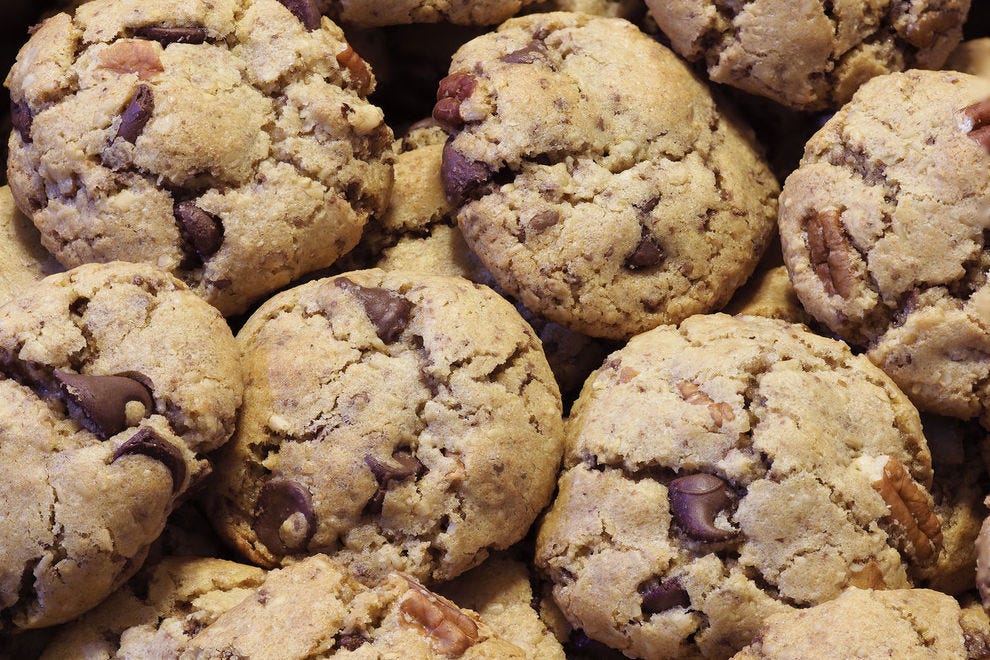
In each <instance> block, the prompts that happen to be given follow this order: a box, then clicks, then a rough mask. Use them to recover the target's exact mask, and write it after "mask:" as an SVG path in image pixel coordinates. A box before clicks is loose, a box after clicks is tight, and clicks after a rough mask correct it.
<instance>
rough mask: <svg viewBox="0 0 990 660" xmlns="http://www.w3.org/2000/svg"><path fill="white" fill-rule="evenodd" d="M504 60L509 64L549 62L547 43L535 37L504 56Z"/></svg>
mask: <svg viewBox="0 0 990 660" xmlns="http://www.w3.org/2000/svg"><path fill="white" fill-rule="evenodd" d="M502 61H503V62H506V63H508V64H533V63H534V62H547V61H548V60H547V45H546V44H545V43H543V42H542V41H540V40H538V39H533V40H532V41H530V42H529V43H528V44H526V45H525V46H523V47H522V48H520V49H519V50H514V51H512V52H511V53H509V54H508V55H505V56H503V57H502Z"/></svg>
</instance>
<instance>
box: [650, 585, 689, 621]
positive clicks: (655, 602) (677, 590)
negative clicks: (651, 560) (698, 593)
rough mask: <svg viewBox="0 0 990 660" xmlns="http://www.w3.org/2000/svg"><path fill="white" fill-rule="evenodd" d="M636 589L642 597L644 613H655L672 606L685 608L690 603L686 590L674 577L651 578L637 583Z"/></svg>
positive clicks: (664, 610)
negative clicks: (667, 578)
mask: <svg viewBox="0 0 990 660" xmlns="http://www.w3.org/2000/svg"><path fill="white" fill-rule="evenodd" d="M637 591H638V592H639V595H640V596H642V597H643V606H642V607H643V612H644V613H646V614H656V613H658V612H666V611H667V610H669V609H672V608H674V607H685V608H686V607H688V606H690V605H691V598H690V596H688V592H687V591H685V590H684V589H683V587H681V583H680V582H678V580H677V579H676V578H674V579H672V580H661V579H660V578H652V579H649V580H647V581H646V582H643V583H642V584H641V585H639V588H638V589H637Z"/></svg>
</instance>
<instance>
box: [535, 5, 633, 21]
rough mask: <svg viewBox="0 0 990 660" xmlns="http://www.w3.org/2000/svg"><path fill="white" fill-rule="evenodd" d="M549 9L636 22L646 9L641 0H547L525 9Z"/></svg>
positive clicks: (545, 10) (540, 10)
mask: <svg viewBox="0 0 990 660" xmlns="http://www.w3.org/2000/svg"><path fill="white" fill-rule="evenodd" d="M547 11H579V12H582V13H585V14H593V15H595V16H609V17H611V18H624V19H626V20H628V21H633V22H635V21H637V20H639V19H640V18H641V17H642V16H643V13H644V12H645V9H644V7H643V3H642V2H641V0H545V1H543V2H537V3H536V4H535V5H529V6H528V7H526V8H525V9H524V10H523V12H524V13H527V14H528V13H534V12H547Z"/></svg>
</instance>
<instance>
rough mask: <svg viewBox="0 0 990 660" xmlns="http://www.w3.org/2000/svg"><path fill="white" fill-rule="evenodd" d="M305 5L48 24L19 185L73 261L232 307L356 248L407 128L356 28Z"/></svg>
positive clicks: (157, 12) (13, 166) (23, 132)
mask: <svg viewBox="0 0 990 660" xmlns="http://www.w3.org/2000/svg"><path fill="white" fill-rule="evenodd" d="M288 6H291V7H292V8H293V9H294V10H295V11H296V14H294V13H293V12H292V11H290V9H289V8H288ZM288 6H287V5H284V4H282V3H281V2H278V1H277V0H210V1H207V0H195V1H193V2H184V1H182V0H164V1H162V2H154V3H148V2H141V1H139V0H93V1H92V2H87V3H85V4H83V5H81V6H80V7H78V9H77V10H76V12H75V14H74V15H73V16H70V15H69V14H57V15H56V16H54V17H52V18H50V19H48V20H46V21H45V22H43V23H42V24H41V25H40V26H39V27H38V28H37V30H36V31H35V32H34V34H33V36H32V37H31V39H30V40H29V41H28V42H27V44H26V45H25V46H24V47H23V48H22V49H21V51H20V53H19V57H18V60H17V63H16V64H15V65H14V66H13V68H12V69H11V71H10V74H9V76H8V77H7V80H6V84H7V86H8V87H9V88H10V93H11V99H12V108H13V109H14V113H13V114H14V116H15V119H16V121H15V122H14V125H15V130H13V131H11V135H10V141H9V143H10V160H9V163H8V177H9V181H10V187H11V189H12V191H13V193H14V197H15V199H16V200H17V204H18V206H19V207H20V208H21V210H22V211H23V212H24V213H25V214H27V215H29V216H30V217H31V218H32V220H33V222H34V223H35V225H37V227H38V228H39V230H40V231H41V234H42V239H43V242H44V245H45V247H46V248H48V250H49V251H51V252H52V253H53V254H54V255H55V256H56V257H57V258H58V260H59V261H60V262H61V263H62V264H64V265H66V266H67V267H71V266H76V265H79V264H81V263H86V262H93V261H99V262H102V261H109V260H113V259H121V260H126V261H142V262H147V263H152V264H155V265H157V266H159V267H162V268H164V269H166V270H168V271H170V272H172V273H173V274H175V275H176V276H178V277H179V278H180V279H182V280H184V281H185V282H187V283H188V284H189V285H190V286H191V287H192V288H193V290H194V291H196V292H197V293H199V294H200V295H201V296H202V297H204V298H205V299H206V300H207V301H209V302H210V303H211V304H213V305H215V306H216V307H218V308H219V309H220V310H221V311H222V312H223V313H224V314H225V315H231V314H236V313H240V312H243V311H244V310H245V309H246V308H247V307H248V306H249V305H250V304H251V303H252V302H254V301H255V300H257V299H258V298H260V297H262V296H263V295H264V294H266V293H268V292H270V291H273V290H275V289H277V288H278V287H281V286H284V285H286V284H288V283H289V282H291V281H293V280H295V279H296V278H298V277H299V276H300V275H302V274H304V273H307V272H310V271H312V270H316V269H319V268H324V267H327V266H329V265H330V264H331V263H333V262H334V260H336V259H337V257H339V256H340V255H341V254H343V253H345V252H346V251H347V250H349V249H350V248H352V247H353V246H354V244H355V243H357V240H358V238H359V237H360V234H361V229H362V227H363V226H364V224H365V222H366V221H367V219H368V217H369V215H371V214H374V213H377V212H380V211H381V210H382V209H383V208H384V205H385V203H386V201H387V197H388V194H389V189H390V186H391V161H390V159H391V155H390V150H389V147H390V143H391V140H392V132H391V129H389V128H388V127H387V126H386V125H385V124H384V122H383V115H382V112H381V110H379V109H378V108H376V107H375V106H373V105H371V104H370V103H368V102H367V100H366V97H367V94H368V93H369V92H370V91H371V90H372V89H373V87H374V78H373V75H372V74H371V71H370V69H369V68H368V67H367V65H366V64H365V63H364V62H363V61H362V60H361V58H360V57H358V56H357V55H356V54H355V52H354V51H353V49H351V48H350V46H348V44H347V42H346V41H345V39H344V35H343V32H342V31H341V30H340V29H339V28H338V27H337V26H336V25H335V24H333V23H332V22H331V21H329V19H325V18H324V19H320V17H319V15H318V14H313V13H312V12H307V11H304V9H305V8H306V7H307V6H308V5H307V4H306V3H289V5H288ZM313 11H315V10H313Z"/></svg>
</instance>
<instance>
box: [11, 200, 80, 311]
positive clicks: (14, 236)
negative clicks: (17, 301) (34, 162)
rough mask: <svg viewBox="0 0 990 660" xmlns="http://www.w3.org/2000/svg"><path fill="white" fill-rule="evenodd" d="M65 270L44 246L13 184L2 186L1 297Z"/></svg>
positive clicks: (12, 294)
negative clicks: (17, 200)
mask: <svg viewBox="0 0 990 660" xmlns="http://www.w3.org/2000/svg"><path fill="white" fill-rule="evenodd" d="M62 270H65V269H64V268H62V265H61V264H59V263H58V261H56V260H55V258H54V257H53V256H52V255H51V254H49V253H48V251H47V250H45V248H43V247H42V246H41V237H40V236H39V234H38V230H37V229H36V228H35V226H34V225H33V224H31V221H30V220H29V219H28V218H27V217H26V216H25V215H24V214H23V213H21V212H20V211H19V210H18V209H17V205H16V204H14V198H13V196H12V195H11V194H10V188H8V187H7V186H0V301H4V300H7V299H8V298H11V297H13V296H14V295H15V294H16V293H17V291H19V290H20V289H21V288H22V287H24V286H27V285H29V284H32V283H34V282H37V281H38V280H40V279H42V278H43V277H45V276H46V275H51V274H52V273H58V272H61V271H62Z"/></svg>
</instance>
